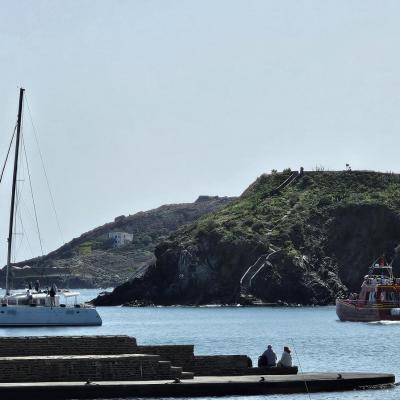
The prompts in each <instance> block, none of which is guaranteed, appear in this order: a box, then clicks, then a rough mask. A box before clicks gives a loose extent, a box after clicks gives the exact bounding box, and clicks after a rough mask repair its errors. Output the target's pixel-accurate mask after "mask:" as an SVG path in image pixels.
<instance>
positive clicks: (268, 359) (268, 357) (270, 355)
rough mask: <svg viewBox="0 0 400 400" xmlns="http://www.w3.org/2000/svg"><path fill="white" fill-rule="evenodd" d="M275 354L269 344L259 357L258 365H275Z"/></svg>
mask: <svg viewBox="0 0 400 400" xmlns="http://www.w3.org/2000/svg"><path fill="white" fill-rule="evenodd" d="M276 360H277V357H276V354H275V352H274V351H273V350H272V346H271V345H270V344H269V345H268V348H267V350H265V351H264V353H263V354H262V355H261V356H260V357H259V359H258V366H259V367H275V365H276Z"/></svg>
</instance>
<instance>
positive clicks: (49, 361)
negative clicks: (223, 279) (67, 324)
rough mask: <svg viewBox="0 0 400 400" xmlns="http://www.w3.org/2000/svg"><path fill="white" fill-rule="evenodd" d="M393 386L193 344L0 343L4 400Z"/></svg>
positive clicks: (62, 339) (125, 340) (378, 377)
mask: <svg viewBox="0 0 400 400" xmlns="http://www.w3.org/2000/svg"><path fill="white" fill-rule="evenodd" d="M277 373H280V374H278V375H277ZM273 374H275V375H273ZM394 381H395V377H394V375H392V374H371V373H354V372H353V373H342V372H341V373H307V374H297V368H292V369H286V370H282V369H280V370H279V369H277V368H275V369H273V368H269V369H268V368H253V367H252V363H251V360H250V358H249V357H247V356H245V355H212V356H197V355H195V354H194V353H193V345H154V346H139V345H138V344H137V343H136V340H135V339H134V338H131V337H128V336H52V337H50V336H42V337H33V336H32V337H2V338H0V396H2V398H26V397H32V396H33V398H40V399H55V398H57V399H67V398H75V399H78V398H116V397H118V398H123V397H132V398H133V397H134V398H136V397H195V396H225V395H260V394H275V393H304V392H307V391H309V392H319V391H339V390H354V389H361V388H363V387H375V388H379V387H381V386H382V385H386V386H387V385H390V384H393V383H394Z"/></svg>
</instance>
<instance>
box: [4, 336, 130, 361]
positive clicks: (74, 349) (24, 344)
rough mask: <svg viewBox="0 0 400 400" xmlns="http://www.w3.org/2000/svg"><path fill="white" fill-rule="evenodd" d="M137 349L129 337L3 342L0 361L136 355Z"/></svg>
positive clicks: (23, 338)
mask: <svg viewBox="0 0 400 400" xmlns="http://www.w3.org/2000/svg"><path fill="white" fill-rule="evenodd" d="M136 349H137V343H136V339H135V338H133V337H129V336H125V335H114V336H21V337H12V336H9V337H1V338H0V357H12V356H24V355H26V356H53V355H54V356H55V355H87V354H91V355H96V354H99V355H100V354H101V355H107V354H132V353H136Z"/></svg>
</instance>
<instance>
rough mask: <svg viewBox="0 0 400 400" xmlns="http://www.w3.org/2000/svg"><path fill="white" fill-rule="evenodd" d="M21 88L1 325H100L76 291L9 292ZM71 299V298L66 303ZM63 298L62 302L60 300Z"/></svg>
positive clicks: (22, 92) (22, 96)
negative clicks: (81, 302)
mask: <svg viewBox="0 0 400 400" xmlns="http://www.w3.org/2000/svg"><path fill="white" fill-rule="evenodd" d="M23 99H24V89H22V88H21V89H20V92H19V106H18V119H17V129H16V137H15V157H14V171H13V180H12V192H11V209H10V222H9V232H8V252H7V266H6V268H7V270H6V291H5V294H4V296H3V297H2V298H1V305H0V327H3V326H90V325H101V324H102V320H101V318H100V315H99V314H98V312H97V310H96V309H95V308H94V307H92V306H89V305H87V304H78V302H77V297H78V296H79V292H70V291H67V290H66V291H59V290H54V288H53V289H52V290H45V291H42V290H40V288H39V287H38V286H36V287H35V288H34V289H32V288H28V289H26V290H25V291H22V292H14V293H12V292H11V290H10V284H9V270H10V267H11V251H12V239H13V227H14V216H15V201H16V189H17V172H18V171H17V170H18V157H19V150H20V149H19V148H20V136H21V120H22V107H23ZM69 298H72V299H73V301H71V302H68V299H69ZM61 300H63V301H61Z"/></svg>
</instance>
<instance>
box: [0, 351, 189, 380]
mask: <svg viewBox="0 0 400 400" xmlns="http://www.w3.org/2000/svg"><path fill="white" fill-rule="evenodd" d="M180 372H181V369H179V368H171V363H169V362H166V361H162V362H160V357H159V356H157V355H143V354H132V355H129V354H123V355H92V356H33V357H32V356H31V357H0V382H40V381H44V382H51V381H53V382H54V381H55V382H80V381H96V380H97V381H129V380H154V379H173V378H176V377H179V376H180Z"/></svg>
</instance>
